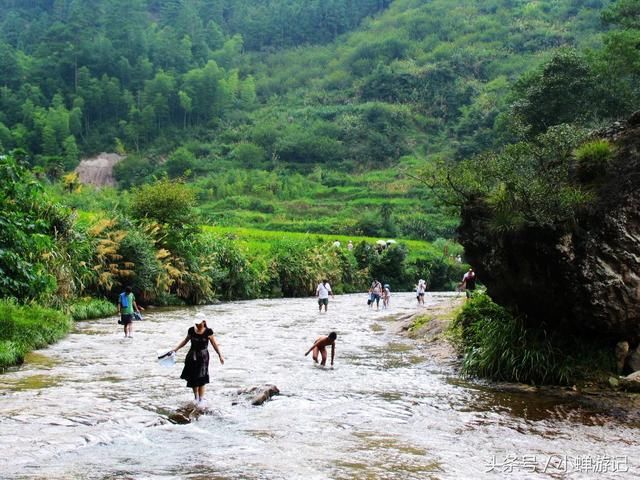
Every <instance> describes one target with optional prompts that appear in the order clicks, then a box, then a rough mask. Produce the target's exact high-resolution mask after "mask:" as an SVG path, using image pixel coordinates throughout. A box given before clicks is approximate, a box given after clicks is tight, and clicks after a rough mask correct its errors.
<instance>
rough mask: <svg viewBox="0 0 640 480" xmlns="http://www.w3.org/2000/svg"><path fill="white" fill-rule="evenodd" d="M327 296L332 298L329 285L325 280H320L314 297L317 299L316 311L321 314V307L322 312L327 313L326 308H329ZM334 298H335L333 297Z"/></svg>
mask: <svg viewBox="0 0 640 480" xmlns="http://www.w3.org/2000/svg"><path fill="white" fill-rule="evenodd" d="M329 295H331V297H333V292H332V291H331V285H329V282H327V280H326V279H325V280H322V282H320V283H319V284H318V286H317V287H316V296H317V297H318V309H319V311H320V312H322V306H323V305H324V311H325V313H327V307H328V306H329ZM334 298H335V297H334Z"/></svg>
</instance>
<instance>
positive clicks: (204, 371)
mask: <svg viewBox="0 0 640 480" xmlns="http://www.w3.org/2000/svg"><path fill="white" fill-rule="evenodd" d="M189 342H191V348H190V349H189V352H188V353H187V356H186V357H185V359H184V368H183V369H182V374H181V375H180V378H182V379H184V380H186V381H187V387H190V388H192V389H193V396H194V400H195V402H196V405H198V406H205V400H204V389H205V385H206V384H207V383H209V349H208V346H209V343H211V346H213V349H214V350H215V351H216V353H217V354H218V358H219V359H220V364H221V365H224V358H223V356H222V353H221V352H220V347H218V343H217V342H216V337H214V336H213V330H211V329H210V328H209V327H207V322H206V320H202V321H201V322H200V323H196V324H195V326H194V327H190V328H189V330H188V331H187V336H186V337H185V339H184V340H182V342H180V344H179V345H178V346H177V347H176V348H174V349H173V350H172V352H177V351H178V350H180V349H181V348H182V347H184V346H185V345H186V344H187V343H189Z"/></svg>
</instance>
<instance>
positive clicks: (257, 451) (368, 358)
mask: <svg viewBox="0 0 640 480" xmlns="http://www.w3.org/2000/svg"><path fill="white" fill-rule="evenodd" d="M391 301H392V303H391V308H389V309H388V310H386V311H384V310H382V309H381V310H380V311H376V310H369V309H368V308H367V306H366V296H365V295H342V296H336V298H335V299H334V300H331V301H330V303H329V312H328V313H327V314H324V313H323V314H319V313H318V311H317V304H316V302H315V300H314V299H310V298H307V299H277V300H255V301H246V302H231V303H224V304H220V305H212V306H204V307H197V308H195V307H194V308H184V309H173V310H162V309H158V310H150V311H148V312H147V314H146V315H145V319H144V320H143V321H141V322H135V324H134V328H135V330H134V337H133V338H132V339H125V338H123V334H122V331H121V327H120V326H119V325H117V324H116V320H115V318H109V319H101V320H96V321H86V322H81V323H78V324H77V325H76V328H75V330H74V331H73V332H72V333H71V334H70V335H69V336H68V337H66V338H65V339H64V340H62V341H60V342H59V343H57V344H55V345H53V346H51V347H49V348H47V349H44V350H40V351H38V352H34V353H32V354H30V355H29V357H28V358H27V360H26V362H25V363H24V365H22V366H21V367H19V368H17V369H14V370H11V371H9V372H7V373H5V374H2V375H0V478H2V479H22V478H25V479H26V478H28V479H183V478H184V479H202V480H204V479H302V478H304V479H308V480H313V479H318V480H320V479H323V480H324V479H398V480H406V479H421V480H422V479H431V478H433V479H458V478H461V479H477V478H532V479H534V478H576V479H582V478H638V476H639V475H640V458H639V454H640V425H638V424H637V423H635V422H629V421H626V420H625V418H624V417H621V416H617V415H615V412H611V411H602V410H601V409H596V408H587V407H585V406H584V405H581V404H578V403H576V402H573V401H571V400H567V399H563V398H561V397H556V396H544V395H539V394H531V393H526V392H512V393H507V392H504V391H500V390H499V389H495V388H492V386H491V385H488V384H482V383H477V382H475V383H474V382H467V381H463V380H461V379H460V378H459V377H458V376H457V375H456V374H455V372H454V371H453V368H452V367H451V366H450V365H449V366H448V365H441V364H437V363H435V362H434V361H432V360H430V358H429V356H428V355H427V354H426V352H425V351H424V350H423V347H422V346H421V345H420V343H418V342H416V341H414V340H411V339H408V338H406V337H404V336H400V335H398V334H397V333H394V329H393V328H392V327H393V326H394V325H395V320H394V318H395V317H397V316H399V315H406V314H408V313H411V312H415V311H416V305H415V299H414V297H413V294H411V293H397V294H394V296H393V297H392V300H391ZM445 301H449V297H448V296H447V294H440V295H438V294H428V295H427V297H426V302H427V304H436V303H438V302H445ZM202 317H204V318H207V319H208V324H209V326H210V327H212V328H213V330H214V332H215V335H216V338H217V340H218V343H219V344H220V347H221V350H222V352H223V354H224V356H225V365H224V366H221V365H220V364H219V362H218V359H217V356H216V355H215V354H212V356H211V364H210V374H211V383H210V384H209V385H208V388H207V398H208V405H209V407H210V409H211V411H209V412H208V413H207V414H205V415H202V416H200V417H199V418H198V419H197V420H196V421H193V422H191V423H189V424H175V423H172V422H171V421H170V420H169V418H170V415H171V414H172V413H174V412H175V411H176V410H177V409H178V408H180V407H181V406H184V405H185V404H187V403H188V402H189V401H190V399H191V397H192V395H191V391H190V389H187V388H186V386H185V382H184V381H183V380H180V379H179V376H180V371H181V363H182V359H183V358H184V355H185V353H186V351H187V348H184V349H182V350H180V351H179V352H178V363H177V364H176V365H174V366H173V367H170V368H167V367H164V366H162V365H160V364H159V362H158V361H157V359H156V352H157V351H158V350H162V349H170V348H172V347H174V346H175V345H177V344H178V343H179V341H180V340H181V339H182V338H184V336H185V334H186V332H187V329H188V328H189V326H191V325H193V323H194V318H202ZM332 330H335V331H336V332H337V333H338V340H337V344H336V360H335V367H334V368H333V369H330V368H320V367H317V366H314V364H313V362H312V360H311V357H310V356H309V357H306V358H305V357H304V352H305V351H306V350H307V349H308V348H309V347H310V345H311V344H312V343H313V341H314V340H315V338H317V337H318V336H319V335H322V334H327V333H329V332H330V331H332ZM264 383H272V384H275V385H277V386H278V388H279V389H280V392H281V394H280V395H279V396H276V397H274V398H273V399H272V400H271V401H268V402H266V403H265V404H264V405H262V406H251V405H249V404H248V403H246V402H245V403H243V402H241V403H240V404H237V405H232V402H233V401H234V399H236V391H237V390H238V389H239V388H244V387H251V386H254V385H261V384H264Z"/></svg>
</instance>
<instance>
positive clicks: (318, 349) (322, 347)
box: [304, 332, 338, 367]
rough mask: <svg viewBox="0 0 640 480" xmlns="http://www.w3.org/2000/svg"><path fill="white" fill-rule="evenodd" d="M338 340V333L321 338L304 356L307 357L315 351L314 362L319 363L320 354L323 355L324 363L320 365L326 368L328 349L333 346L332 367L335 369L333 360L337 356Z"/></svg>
mask: <svg viewBox="0 0 640 480" xmlns="http://www.w3.org/2000/svg"><path fill="white" fill-rule="evenodd" d="M336 338H338V334H337V333H336V332H331V333H330V334H329V335H326V336H325V335H323V336H322V337H319V338H318V339H317V340H316V341H315V342H314V344H313V345H311V348H310V349H309V350H307V353H305V354H304V356H305V357H306V356H307V355H309V353H310V352H312V351H313V355H312V358H313V361H314V362H316V363H318V354H321V355H322V362H321V363H320V365H322V366H323V367H324V366H325V365H326V364H327V347H328V346H329V345H331V366H332V367H333V359H334V357H335V356H336Z"/></svg>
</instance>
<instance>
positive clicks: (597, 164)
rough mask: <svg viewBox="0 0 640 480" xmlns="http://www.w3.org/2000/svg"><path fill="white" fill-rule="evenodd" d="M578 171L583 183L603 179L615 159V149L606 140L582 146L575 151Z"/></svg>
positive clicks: (594, 141)
mask: <svg viewBox="0 0 640 480" xmlns="http://www.w3.org/2000/svg"><path fill="white" fill-rule="evenodd" d="M575 157H576V162H577V166H576V171H577V174H578V178H579V179H580V181H582V182H589V181H593V180H594V179H597V178H599V177H602V176H604V175H605V173H606V172H607V167H608V165H609V161H610V160H611V159H612V158H613V147H612V146H611V144H610V143H609V142H608V141H606V140H593V141H591V142H586V143H584V144H582V145H580V146H579V147H578V148H577V149H576V151H575Z"/></svg>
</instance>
